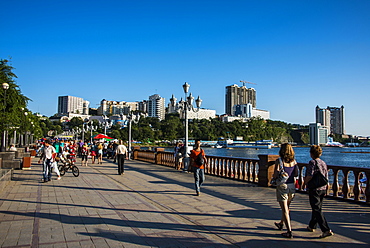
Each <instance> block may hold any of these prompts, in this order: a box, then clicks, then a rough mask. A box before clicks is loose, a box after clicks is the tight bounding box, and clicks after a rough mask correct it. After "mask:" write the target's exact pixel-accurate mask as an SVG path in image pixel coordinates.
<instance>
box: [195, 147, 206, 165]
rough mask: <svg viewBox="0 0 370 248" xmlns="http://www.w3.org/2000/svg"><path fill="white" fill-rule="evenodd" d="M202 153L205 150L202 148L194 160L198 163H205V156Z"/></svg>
mask: <svg viewBox="0 0 370 248" xmlns="http://www.w3.org/2000/svg"><path fill="white" fill-rule="evenodd" d="M202 153H203V150H202V149H201V150H200V153H199V154H198V156H197V158H196V159H195V161H194V162H195V163H196V164H197V165H203V164H204V157H203V154H202Z"/></svg>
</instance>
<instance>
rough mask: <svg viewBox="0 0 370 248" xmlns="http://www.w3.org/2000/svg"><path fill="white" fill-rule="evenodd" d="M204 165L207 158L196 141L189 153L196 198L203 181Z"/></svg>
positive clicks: (197, 140)
mask: <svg viewBox="0 0 370 248" xmlns="http://www.w3.org/2000/svg"><path fill="white" fill-rule="evenodd" d="M206 164H207V158H206V156H205V153H204V150H203V149H201V148H200V140H199V139H196V140H195V145H194V149H193V150H191V152H190V166H191V167H192V170H193V172H194V180H195V192H196V195H197V196H199V195H200V187H201V186H202V184H203V182H204V180H205V176H204V165H206Z"/></svg>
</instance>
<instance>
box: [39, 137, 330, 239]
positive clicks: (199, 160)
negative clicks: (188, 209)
mask: <svg viewBox="0 0 370 248" xmlns="http://www.w3.org/2000/svg"><path fill="white" fill-rule="evenodd" d="M108 148H109V149H110V150H109V155H108V153H107V152H108ZM42 149H43V152H42V157H41V158H40V161H39V162H41V161H43V164H44V170H43V180H44V182H48V181H50V180H51V165H52V164H53V163H54V162H55V157H56V156H57V155H58V154H61V153H63V152H68V153H69V159H70V160H71V161H72V162H73V163H74V162H75V161H76V160H75V159H76V150H77V153H78V154H79V155H80V156H81V159H82V162H81V164H82V165H85V166H87V160H88V157H89V156H91V158H92V163H94V162H95V158H94V157H95V156H96V154H94V153H97V154H98V164H99V163H101V161H102V157H103V154H104V153H106V154H107V156H108V157H111V158H114V162H116V161H117V163H118V174H119V175H122V174H124V161H125V159H127V158H128V150H127V148H126V146H125V145H124V143H123V141H122V140H121V141H118V142H113V143H108V144H107V145H103V144H100V143H93V144H86V143H83V142H82V141H80V142H77V143H76V142H74V141H70V142H67V143H66V142H63V141H59V140H54V142H53V143H52V142H51V141H49V140H45V141H44V142H43V148H42ZM104 150H106V151H105V152H104ZM61 155H62V154H61ZM310 155H311V158H312V160H310V161H309V163H308V166H307V168H306V175H305V180H304V183H303V189H305V188H307V191H308V196H309V203H310V205H311V208H312V214H311V220H310V222H309V224H308V226H307V230H308V231H310V232H314V231H315V230H316V228H317V226H319V227H320V229H321V231H322V234H321V235H320V238H325V237H328V236H332V235H334V233H333V232H332V230H331V229H330V227H329V224H328V222H327V221H326V219H325V216H324V214H323V212H322V205H323V199H324V197H325V195H326V192H327V185H324V186H321V187H318V188H308V187H307V185H308V184H309V182H310V180H312V178H313V177H314V176H315V174H317V173H321V174H322V175H323V176H324V177H325V178H326V179H328V168H327V165H326V163H325V162H324V161H323V160H321V159H320V157H321V155H322V149H321V147H320V146H317V145H314V146H311V148H310ZM184 158H189V165H188V166H187V167H188V168H186V166H185V167H184V169H186V170H189V171H190V170H191V171H192V172H193V173H194V182H195V192H196V195H197V196H199V195H200V189H201V186H202V184H203V182H204V180H205V175H204V168H205V165H207V163H208V162H207V158H206V156H205V153H204V150H203V149H202V148H201V142H200V140H199V139H197V140H195V144H194V148H193V149H192V150H191V151H190V153H189V154H186V151H185V149H184V146H183V145H182V144H181V143H178V144H176V147H175V168H176V169H178V170H180V169H181V167H182V162H183V159H184ZM56 167H57V166H56ZM56 170H57V168H56ZM281 172H284V173H285V174H287V175H286V177H287V179H286V181H285V182H284V183H282V184H279V185H277V187H276V197H277V201H278V202H279V204H280V208H281V210H282V216H281V219H280V221H279V222H275V223H274V224H275V226H276V227H277V228H278V229H279V230H283V228H284V226H285V228H286V230H287V231H286V232H284V233H282V236H283V237H286V238H293V233H292V226H291V221H290V214H289V212H290V209H289V208H290V204H291V202H292V201H293V199H294V196H295V189H296V185H295V182H296V178H297V176H298V173H299V170H298V165H297V162H296V160H295V153H294V150H293V147H292V146H291V145H290V144H288V143H286V144H282V145H281V147H280V151H279V159H277V160H276V161H275V168H274V175H273V179H277V178H278V177H279V176H280V174H281ZM57 174H59V173H58V172H57ZM58 178H60V175H58Z"/></svg>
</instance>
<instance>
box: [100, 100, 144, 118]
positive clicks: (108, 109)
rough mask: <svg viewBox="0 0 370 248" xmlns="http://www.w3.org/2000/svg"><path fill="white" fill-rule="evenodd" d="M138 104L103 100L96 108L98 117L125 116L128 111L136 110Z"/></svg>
mask: <svg viewBox="0 0 370 248" xmlns="http://www.w3.org/2000/svg"><path fill="white" fill-rule="evenodd" d="M138 105H139V103H138V102H125V101H121V102H118V101H107V100H105V99H103V100H102V101H101V102H100V107H99V108H98V114H99V115H122V114H124V115H127V114H128V112H129V111H135V110H137V109H138Z"/></svg>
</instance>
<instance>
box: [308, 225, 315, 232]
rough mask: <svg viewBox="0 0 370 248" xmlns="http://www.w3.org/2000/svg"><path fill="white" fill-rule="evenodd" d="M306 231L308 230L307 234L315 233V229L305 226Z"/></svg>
mask: <svg viewBox="0 0 370 248" xmlns="http://www.w3.org/2000/svg"><path fill="white" fill-rule="evenodd" d="M307 230H308V231H309V232H314V231H316V229H314V228H311V227H310V226H307Z"/></svg>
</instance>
